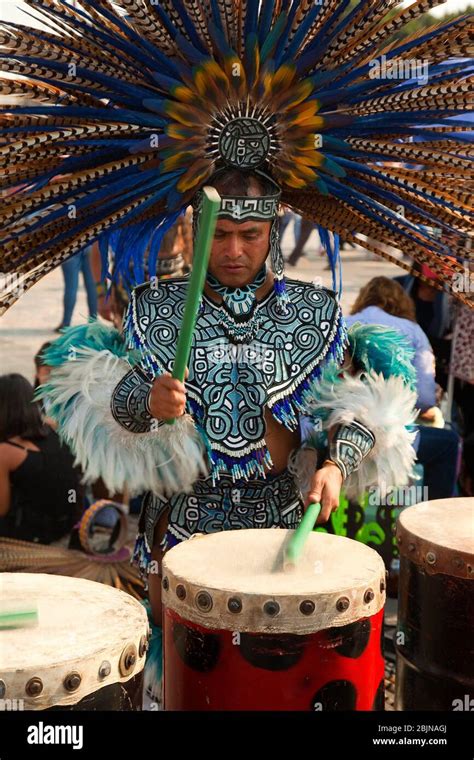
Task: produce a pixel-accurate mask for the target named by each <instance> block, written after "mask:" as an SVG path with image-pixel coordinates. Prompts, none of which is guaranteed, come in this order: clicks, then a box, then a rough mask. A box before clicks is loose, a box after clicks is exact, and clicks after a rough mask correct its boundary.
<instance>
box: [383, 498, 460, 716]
mask: <svg viewBox="0 0 474 760" xmlns="http://www.w3.org/2000/svg"><path fill="white" fill-rule="evenodd" d="M397 539H398V545H399V550H400V581H399V591H398V595H399V603H398V630H397V633H396V639H395V640H396V649H397V679H396V707H397V709H398V710H443V711H444V710H449V711H452V710H465V709H468V710H469V709H471V710H472V709H473V706H474V651H473V647H474V643H473V642H474V499H463V498H458V499H439V500H437V501H427V502H423V503H421V504H417V505H416V506H414V507H409V508H408V509H406V510H405V511H404V512H402V514H401V515H400V517H399V518H398V524H397ZM466 705H467V707H466Z"/></svg>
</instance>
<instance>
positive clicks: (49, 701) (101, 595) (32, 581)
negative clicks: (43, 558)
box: [0, 573, 148, 710]
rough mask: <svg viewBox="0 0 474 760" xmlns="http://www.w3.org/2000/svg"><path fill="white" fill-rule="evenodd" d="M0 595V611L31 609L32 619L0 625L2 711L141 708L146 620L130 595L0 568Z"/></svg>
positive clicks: (96, 585)
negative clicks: (25, 623)
mask: <svg viewBox="0 0 474 760" xmlns="http://www.w3.org/2000/svg"><path fill="white" fill-rule="evenodd" d="M0 599H1V609H2V610H3V611H5V609H6V608H11V609H21V608H22V607H24V606H25V605H27V606H29V607H31V608H32V609H33V608H35V607H36V609H37V623H36V624H33V625H30V626H28V627H12V628H1V629H0V698H1V705H2V707H3V708H4V709H12V708H13V709H15V708H16V709H25V710H45V709H72V710H140V709H141V704H142V689H143V667H144V664H145V656H146V649H147V643H148V620H147V614H146V611H145V608H144V607H143V605H141V604H140V603H139V602H137V601H136V599H133V598H132V597H131V596H130V595H129V594H126V593H124V592H123V591H119V590H117V589H114V588H110V587H109V586H105V585H103V584H102V583H96V582H94V581H88V580H84V579H82V578H69V577H65V576H61V575H59V576H58V575H46V574H36V573H1V574H0ZM5 619H6V617H5V612H4V615H3V621H4V622H5Z"/></svg>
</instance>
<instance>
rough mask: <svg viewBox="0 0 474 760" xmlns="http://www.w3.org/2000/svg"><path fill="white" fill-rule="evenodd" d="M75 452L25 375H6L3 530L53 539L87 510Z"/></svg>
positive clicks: (0, 477)
mask: <svg viewBox="0 0 474 760" xmlns="http://www.w3.org/2000/svg"><path fill="white" fill-rule="evenodd" d="M73 463H74V458H73V456H72V454H71V452H70V451H69V449H68V448H67V447H66V446H63V445H62V444H61V442H60V440H59V437H58V435H57V433H55V432H54V430H53V429H52V428H51V427H50V426H49V425H48V424H47V423H46V422H45V421H44V420H43V418H42V416H41V410H40V407H39V406H38V404H37V403H36V402H35V401H34V398H33V387H32V385H31V384H30V383H29V382H28V380H27V379H26V378H25V377H23V376H22V375H18V374H10V375H2V376H0V535H2V536H8V537H10V538H16V539H21V540H25V541H35V542H38V543H42V544H50V543H51V542H53V541H57V540H59V539H60V538H62V537H63V536H65V535H67V534H68V533H69V532H70V530H71V528H72V527H73V525H74V523H75V522H76V521H77V519H78V518H79V517H80V515H81V513H82V503H83V498H82V486H81V485H80V477H79V473H78V471H77V470H76V469H75V468H74V464H73Z"/></svg>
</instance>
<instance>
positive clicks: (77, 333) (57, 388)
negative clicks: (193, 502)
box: [36, 320, 207, 496]
mask: <svg viewBox="0 0 474 760" xmlns="http://www.w3.org/2000/svg"><path fill="white" fill-rule="evenodd" d="M44 359H45V361H46V363H47V364H48V365H50V366H51V368H52V369H51V375H50V378H49V380H48V383H46V384H45V385H42V386H40V387H39V389H38V390H37V393H36V398H44V399H47V401H48V416H49V417H51V418H52V419H53V420H55V421H56V423H57V425H58V433H59V435H60V437H61V439H62V440H63V441H65V442H66V443H67V445H68V446H69V447H70V448H71V451H72V452H73V454H74V455H75V463H76V464H78V465H80V466H81V468H82V472H83V480H84V482H86V483H93V482H94V481H96V480H97V479H98V478H101V479H102V481H103V482H104V484H105V486H106V488H107V489H108V490H109V492H110V493H115V492H120V491H122V490H123V488H124V487H125V486H127V488H128V491H129V493H130V494H131V495H132V496H133V495H135V494H139V493H143V491H152V492H153V493H156V494H159V495H171V494H173V493H181V492H187V491H189V490H190V489H191V487H192V484H193V482H194V481H195V480H196V478H197V477H199V476H200V474H207V467H206V463H205V461H204V459H203V456H202V442H201V439H200V437H199V435H198V434H197V433H196V430H195V428H194V425H193V423H192V420H191V418H190V417H189V416H183V417H181V418H179V419H178V420H176V422H175V424H174V425H173V426H167V425H163V426H161V427H159V428H157V429H155V428H154V426H153V425H151V426H150V429H149V430H148V431H145V432H143V433H135V432H133V431H130V430H128V429H126V428H125V427H124V426H122V425H120V424H119V422H118V421H117V420H116V419H115V418H114V416H113V413H112V410H111V399H112V396H113V393H114V391H115V389H116V387H117V385H118V383H119V382H121V381H122V380H123V378H124V377H125V376H126V375H127V374H128V373H129V372H130V370H131V369H132V368H133V365H134V364H137V363H138V361H139V353H138V352H136V351H128V350H127V344H126V342H125V340H124V338H122V336H121V335H120V333H119V332H118V330H116V329H115V328H112V327H111V326H107V325H102V324H101V323H100V322H98V321H97V320H92V321H91V322H89V323H87V324H85V325H81V326H80V327H73V328H68V329H67V330H65V331H64V333H63V334H62V335H61V336H60V337H59V338H58V339H57V340H56V341H55V342H54V343H53V345H52V346H50V347H49V348H48V349H47V350H46V351H45V352H44Z"/></svg>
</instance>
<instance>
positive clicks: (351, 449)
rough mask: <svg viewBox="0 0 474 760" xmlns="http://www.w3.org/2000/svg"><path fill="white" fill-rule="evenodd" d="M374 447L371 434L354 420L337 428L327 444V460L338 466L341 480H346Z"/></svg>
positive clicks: (373, 438) (373, 439)
mask: <svg viewBox="0 0 474 760" xmlns="http://www.w3.org/2000/svg"><path fill="white" fill-rule="evenodd" d="M374 445H375V436H374V435H373V433H372V432H371V431H370V430H369V429H368V428H367V427H365V425H362V423H360V422H358V421H357V420H354V421H353V422H351V423H345V424H341V425H339V427H338V428H337V430H336V432H335V434H334V437H333V439H332V441H331V442H330V444H329V458H330V459H331V461H332V462H335V464H337V465H338V467H339V469H340V470H341V472H342V476H343V479H344V480H346V478H347V477H348V476H349V475H350V474H351V473H352V472H355V470H357V468H358V467H359V465H360V463H361V462H362V460H363V459H364V458H365V457H366V456H367V455H368V454H370V452H371V451H372V449H373V447H374Z"/></svg>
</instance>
